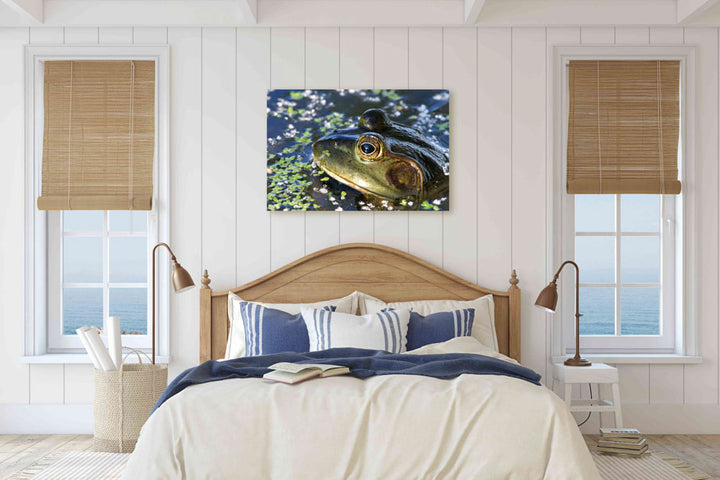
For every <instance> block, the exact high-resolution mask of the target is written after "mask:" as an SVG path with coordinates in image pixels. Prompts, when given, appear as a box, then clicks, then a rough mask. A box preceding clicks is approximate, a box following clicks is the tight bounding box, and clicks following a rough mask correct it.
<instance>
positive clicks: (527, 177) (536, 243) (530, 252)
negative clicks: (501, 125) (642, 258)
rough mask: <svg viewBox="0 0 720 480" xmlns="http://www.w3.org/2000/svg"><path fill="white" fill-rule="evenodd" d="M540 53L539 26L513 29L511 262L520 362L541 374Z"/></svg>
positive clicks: (542, 45) (542, 38) (543, 356)
mask: <svg viewBox="0 0 720 480" xmlns="http://www.w3.org/2000/svg"><path fill="white" fill-rule="evenodd" d="M545 55H546V52H545V29H543V28H524V29H513V31H512V72H513V76H512V183H513V187H512V235H513V238H512V261H513V266H514V267H517V269H518V276H519V277H520V286H521V287H522V289H523V295H522V312H523V325H522V358H523V363H524V364H525V365H528V366H529V367H531V368H533V369H534V370H536V371H537V372H539V373H541V374H543V377H545V375H544V373H545V368H546V358H547V352H546V351H545V348H546V344H545V329H546V326H545V323H546V315H545V313H543V312H542V311H540V310H539V309H537V308H534V307H533V301H534V299H535V295H537V292H539V291H540V290H541V289H542V288H543V287H544V286H545V284H546V280H547V277H546V272H545V260H546V258H545V239H546V231H545V228H546V220H545V213H546V211H547V208H546V203H545V202H546V201H547V199H546V198H545V194H546V186H545V181H544V179H545V178H546V177H545V175H546V172H545V169H546V164H545V139H546V135H547V134H546V130H545V127H546V125H545V121H546V112H545V109H546V105H545V94H546V89H545V80H546V78H545ZM538 179H543V181H542V182H539V181H538Z"/></svg>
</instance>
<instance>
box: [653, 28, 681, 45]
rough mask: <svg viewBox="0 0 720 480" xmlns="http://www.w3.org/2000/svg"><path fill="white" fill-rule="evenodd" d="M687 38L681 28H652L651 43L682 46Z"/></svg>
mask: <svg viewBox="0 0 720 480" xmlns="http://www.w3.org/2000/svg"><path fill="white" fill-rule="evenodd" d="M684 36H685V33H684V30H683V29H682V28H680V27H650V43H651V44H655V45H663V44H675V45H682V43H683V38H684Z"/></svg>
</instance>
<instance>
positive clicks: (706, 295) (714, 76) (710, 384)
mask: <svg viewBox="0 0 720 480" xmlns="http://www.w3.org/2000/svg"><path fill="white" fill-rule="evenodd" d="M685 43H686V44H688V45H697V64H698V72H697V73H698V79H697V82H696V84H697V88H698V90H697V94H696V98H697V99H698V102H697V105H696V108H697V111H696V115H697V117H696V118H697V120H696V122H695V140H696V150H695V159H694V161H695V183H696V185H695V188H696V189H697V191H698V192H700V194H701V197H700V198H698V201H697V202H696V204H695V209H694V210H695V211H694V214H695V220H696V225H697V226H698V228H699V231H698V235H697V238H696V247H697V254H696V258H698V259H699V261H698V262H697V266H696V275H697V279H698V281H697V283H696V285H697V308H696V313H697V315H696V316H697V319H698V322H699V325H698V330H699V332H700V353H701V354H702V356H703V363H702V364H700V365H687V366H686V367H685V403H717V402H718V32H717V29H715V28H693V29H686V31H685ZM687 188H693V186H692V185H688V186H687ZM692 213H693V212H690V214H692Z"/></svg>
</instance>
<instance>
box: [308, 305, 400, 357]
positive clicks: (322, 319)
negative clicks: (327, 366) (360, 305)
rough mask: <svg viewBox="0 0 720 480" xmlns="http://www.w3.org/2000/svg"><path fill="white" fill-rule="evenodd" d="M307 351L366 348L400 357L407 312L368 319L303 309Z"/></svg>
mask: <svg viewBox="0 0 720 480" xmlns="http://www.w3.org/2000/svg"><path fill="white" fill-rule="evenodd" d="M302 316H303V320H305V325H306V326H307V330H308V336H309V339H310V351H311V352H317V351H318V350H327V349H328V348H335V347H355V348H369V349H372V350H385V351H387V352H391V353H402V352H404V351H405V346H406V344H407V329H408V322H409V321H410V310H408V309H407V308H402V309H398V310H392V311H388V312H377V313H374V314H369V315H362V316H359V315H352V314H349V313H339V312H337V311H335V312H329V311H327V310H317V309H303V311H302Z"/></svg>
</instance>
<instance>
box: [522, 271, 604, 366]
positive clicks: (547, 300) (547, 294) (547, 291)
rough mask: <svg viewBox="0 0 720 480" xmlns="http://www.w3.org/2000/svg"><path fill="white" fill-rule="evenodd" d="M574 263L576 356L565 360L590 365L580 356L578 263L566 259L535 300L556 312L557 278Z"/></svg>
mask: <svg viewBox="0 0 720 480" xmlns="http://www.w3.org/2000/svg"><path fill="white" fill-rule="evenodd" d="M568 264H570V265H572V266H573V267H575V356H574V357H572V358H568V359H567V360H565V365H568V366H571V367H589V366H590V365H592V363H590V361H589V360H586V359H584V358H582V357H581V356H580V317H582V314H581V313H580V268H579V267H578V265H577V263H575V262H573V261H572V260H566V261H564V262H563V263H562V265H560V268H558V270H557V272H555V276H554V277H553V279H552V281H551V282H550V283H549V284H548V285H547V287H545V288H543V289H542V291H541V292H540V294H539V295H538V297H537V300H535V305H536V306H537V307H540V308H542V309H544V310H546V311H548V312H550V313H555V310H557V302H558V292H557V280H558V277H560V272H562V269H563V268H564V267H565V265H568Z"/></svg>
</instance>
